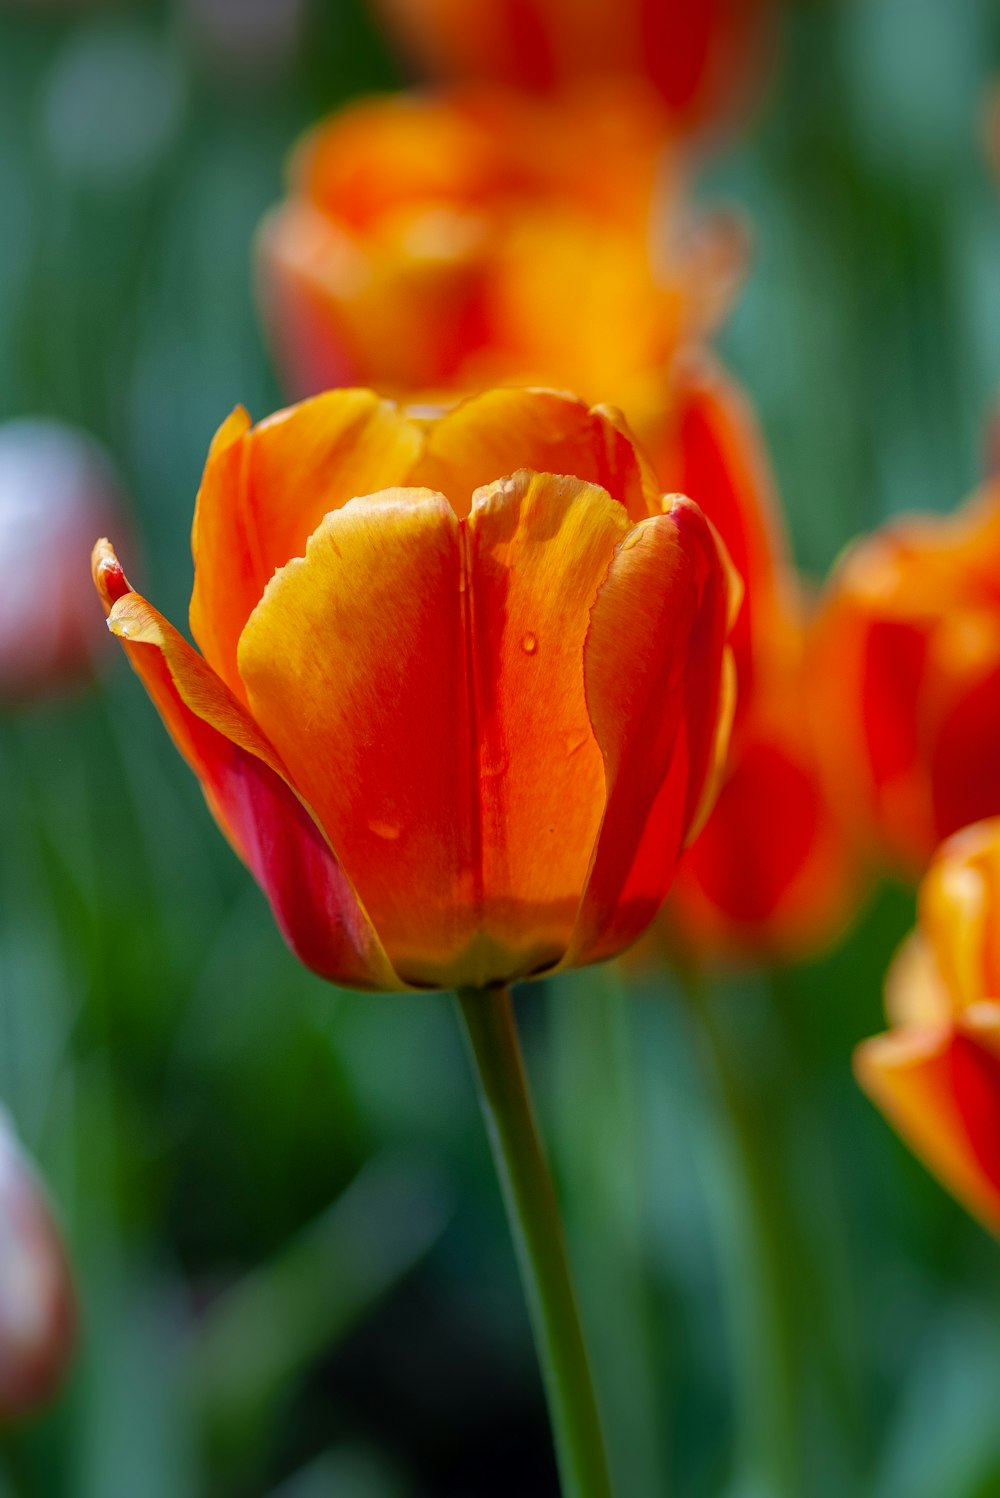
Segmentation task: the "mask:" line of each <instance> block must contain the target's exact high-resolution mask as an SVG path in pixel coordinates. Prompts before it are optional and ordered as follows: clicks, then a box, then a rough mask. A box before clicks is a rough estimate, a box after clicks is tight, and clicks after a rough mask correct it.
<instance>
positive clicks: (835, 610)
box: [810, 485, 1000, 875]
mask: <svg viewBox="0 0 1000 1498" xmlns="http://www.w3.org/2000/svg"><path fill="white" fill-rule="evenodd" d="M810 676H811V685H812V687H813V688H814V691H813V693H812V695H813V698H814V702H815V706H816V713H817V717H818V732H819V734H820V737H821V740H822V742H823V743H824V744H825V745H826V747H827V750H828V752H829V753H830V755H831V756H832V758H833V761H834V763H833V764H832V765H831V769H832V772H833V774H834V775H835V778H836V781H837V784H838V787H839V792H840V796H841V799H842V804H843V806H844V808H845V814H847V815H850V816H851V817H852V818H853V819H854V821H855V824H856V826H857V828H858V830H859V832H860V834H861V835H862V836H863V837H864V838H865V839H866V840H867V842H868V845H869V848H870V850H871V851H872V852H873V853H874V854H875V855H877V856H882V857H884V858H885V859H887V860H888V861H889V862H891V863H893V864H894V865H895V866H896V867H897V868H899V869H901V870H902V871H904V872H905V873H908V874H911V875H912V874H919V873H920V871H921V870H922V869H923V868H924V867H925V866H926V863H927V860H928V859H929V857H930V855H931V853H932V851H933V850H934V848H935V846H936V845H937V844H938V843H939V842H940V841H941V840H942V839H943V838H945V837H947V836H948V835H949V834H950V833H952V832H955V831H957V830H958V828H959V827H963V826H965V825H966V824H967V823H969V822H973V821H977V820H979V819H980V818H983V817H988V816H992V815H993V814H995V813H997V812H1000V777H998V774H997V763H998V756H1000V491H998V489H997V488H996V486H995V485H990V486H988V487H987V488H986V489H984V490H983V491H982V492H981V493H979V494H978V495H977V496H975V497H974V498H973V499H971V500H969V501H968V502H967V503H966V504H965V505H964V506H963V507H962V508H961V509H960V510H958V511H957V512H956V513H955V514H954V515H952V516H948V517H935V516H926V515H925V516H916V515H914V516H911V517H905V518H902V519H899V520H894V521H892V522H890V523H889V524H887V525H886V526H884V527H883V528H881V529H880V530H879V531H877V532H875V533H874V534H873V535H871V536H868V537H865V538H864V539H862V540H861V541H859V542H857V543H856V544H855V545H854V546H853V547H852V548H851V549H850V550H849V551H848V553H847V555H846V556H845V557H844V559H843V560H842V561H841V563H840V564H839V567H838V569H837V571H836V572H835V574H834V576H833V578H832V580H831V582H830V585H829V588H828V590H827V593H826V595H825V598H824V602H823V606H822V609H821V611H820V615H819V618H818V621H817V624H816V631H815V639H814V643H813V647H812V660H811V667H810Z"/></svg>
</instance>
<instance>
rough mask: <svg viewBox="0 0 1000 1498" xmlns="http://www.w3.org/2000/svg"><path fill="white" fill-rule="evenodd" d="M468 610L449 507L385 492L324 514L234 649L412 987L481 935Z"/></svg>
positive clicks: (432, 978) (261, 715)
mask: <svg viewBox="0 0 1000 1498" xmlns="http://www.w3.org/2000/svg"><path fill="white" fill-rule="evenodd" d="M464 608H465V600H464V596H463V590H462V560H461V548H460V538H459V526H458V521H457V520H456V518H455V515H454V513H453V512H452V510H451V508H450V507H449V505H448V502H447V500H446V499H445V498H444V497H443V496H442V495H437V494H432V493H431V492H430V491H427V490H402V491H398V490H389V491H386V492H384V493H382V494H376V495H372V496H369V497H368V498H366V499H364V500H361V499H359V500H355V501H354V502H352V503H349V504H347V505H345V506H344V507H343V508H342V509H339V510H336V511H334V512H333V513H331V514H328V515H327V516H326V517H325V519H324V520H323V521H322V523H321V524H320V525H319V527H318V528H317V530H316V532H315V533H314V534H313V536H311V537H310V539H309V543H308V545H307V547H306V554H305V557H304V559H299V560H296V561H293V562H290V563H289V564H288V565H287V566H286V567H284V568H282V569H281V571H279V572H278V574H277V575H276V576H275V577H274V579H273V580H272V582H271V583H270V584H269V586H268V588H267V590H266V592H265V594H264V597H263V599H262V600H261V602H260V604H259V605H258V607H257V608H256V609H255V611H254V613H253V614H252V616H251V618H250V620H249V622H248V624H247V626H246V628H245V630H244V631H243V635H242V638H241V640H240V646H239V664H240V672H241V675H242V677H243V681H244V682H245V685H246V691H247V695H248V697H249V700H250V703H251V705H252V708H253V712H254V716H255V717H256V719H257V721H258V722H259V723H260V724H261V725H262V727H263V728H264V729H265V730H266V732H267V733H268V735H269V736H270V738H271V739H272V740H273V742H274V743H275V745H276V746H277V748H278V749H279V751H280V753H281V755H282V757H283V759H284V760H285V762H286V764H287V765H288V767H289V770H290V772H291V774H292V775H293V777H294V779H295V783H296V784H297V785H298V786H299V788H300V790H301V791H302V793H303V795H304V796H305V798H306V799H307V801H308V802H309V804H310V806H312V807H313V809H314V811H315V812H316V815H317V817H318V818H319V821H320V823H321V824H322V826H323V827H324V829H325V830H326V833H327V836H328V837H329V838H330V840H331V841H332V842H333V843H334V846H336V847H337V848H338V849H343V851H344V856H345V858H346V860H347V863H346V867H347V869H348V872H349V874H350V877H351V880H352V882H353V884H354V887H355V888H356V889H357V891H358V895H359V897H360V899H361V901H362V904H363V905H364V907H365V909H366V910H368V912H369V913H370V915H371V917H372V920H373V922H374V923H375V927H376V929H377V930H378V932H379V934H380V936H381V938H382V941H383V942H384V944H385V946H386V949H387V951H389V952H390V953H391V954H392V958H393V962H394V965H395V966H396V968H397V970H398V971H399V972H400V973H402V974H403V975H404V976H405V977H406V978H407V980H408V981H410V982H414V983H428V982H432V983H437V982H439V981H440V975H441V973H442V972H447V970H448V968H449V965H450V964H451V963H453V962H454V961H455V960H457V959H458V958H459V957H460V955H461V954H462V953H463V952H464V951H465V950H466V949H467V948H468V946H469V945H470V943H471V942H472V941H473V938H474V936H475V931H476V901H475V868H476V863H477V857H476V853H475V849H474V845H473V838H472V827H473V816H472V810H473V806H474V795H475V788H474V786H473V785H472V783H471V778H470V777H471V756H470V746H469V740H468V729H467V722H468V714H467V708H466V690H467V683H466V672H465V661H464V618H463V615H464ZM445 981H446V980H445Z"/></svg>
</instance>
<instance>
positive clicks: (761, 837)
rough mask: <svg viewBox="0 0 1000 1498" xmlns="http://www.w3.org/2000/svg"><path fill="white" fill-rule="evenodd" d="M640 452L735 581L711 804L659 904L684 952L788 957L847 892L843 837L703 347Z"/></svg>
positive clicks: (792, 642) (786, 609)
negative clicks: (690, 512) (726, 726)
mask: <svg viewBox="0 0 1000 1498" xmlns="http://www.w3.org/2000/svg"><path fill="white" fill-rule="evenodd" d="M674 383H675V394H674V396H673V398H672V399H671V401H670V402H668V403H667V404H666V405H665V406H664V408H663V414H662V416H661V420H660V426H659V430H658V431H656V430H654V428H653V426H652V425H650V427H649V436H650V440H651V444H652V445H651V455H652V458H653V461H654V467H655V469H656V471H657V476H658V477H659V479H660V482H661V483H662V484H664V486H665V487H667V488H677V489H680V490H682V491H683V492H684V493H691V494H693V495H696V496H700V500H699V503H701V504H702V505H703V506H704V508H705V511H706V513H707V514H708V516H709V518H710V519H711V520H712V523H713V524H714V525H715V526H716V528H717V529H718V531H719V534H720V535H721V536H722V539H723V541H724V542H725V545H726V547H727V549H728V551H729V555H730V557H731V559H732V561H733V565H734V567H735V568H736V570H737V572H739V574H740V575H741V577H742V578H743V581H744V584H745V593H744V599H743V606H742V609H741V611H740V614H739V616H738V618H737V621H736V625H735V628H734V630H733V636H732V643H733V650H734V656H735V661H736V680H737V704H736V720H735V724H734V729H733V735H732V743H731V749H730V755H729V759H728V763H727V767H726V770H725V773H724V776H723V780H722V787H721V790H720V793H719V798H718V801H717V803H716V805H715V808H714V810H713V812H712V814H711V816H710V817H709V820H708V823H707V825H706V827H705V829H704V831H703V832H702V833H701V834H700V836H699V837H698V838H697V839H696V841H695V842H694V843H693V844H692V845H691V847H690V848H689V849H688V850H687V852H686V854H685V855H684V858H683V860H682V862H681V865H680V869H679V871H678V876H677V880H676V882H675V885H674V890H673V893H672V895H671V897H670V899H669V901H668V902H667V905H666V906H665V908H664V912H663V924H664V926H665V928H666V931H667V934H668V936H669V939H670V941H671V943H672V944H674V945H677V944H680V945H682V946H683V947H684V948H685V950H686V952H687V955H688V957H689V958H692V957H702V958H704V957H718V956H723V955H734V956H749V957H755V958H762V957H766V958H771V959H774V958H790V957H796V956H802V955H805V954H807V953H809V952H811V951H814V950H816V949H817V948H819V947H821V946H822V945H824V944H825V943H826V942H828V941H829V940H830V939H832V937H833V936H834V935H835V934H836V932H837V931H838V929H839V928H840V927H841V926H842V925H843V924H844V922H845V921H846V919H847V917H848V915H849V914H850V912H851V910H852V908H853V906H854V904H855V903H856V900H857V896H858V893H859V885H860V879H859V869H858V859H857V855H856V849H855V846H854V840H853V838H851V837H850V836H849V835H848V829H847V827H846V825H845V821H844V818H843V817H842V815H841V814H840V810H839V806H838V803H837V801H836V798H835V797H834V795H833V793H832V790H831V787H830V784H829V780H828V776H827V774H826V773H825V769H826V767H825V764H824V756H823V755H822V754H821V752H820V749H819V745H818V744H817V741H816V734H815V731H814V726H813V724H812V723H811V722H810V721H809V719H808V716H807V715H806V714H805V713H804V712H803V700H804V696H805V692H806V673H807V670H808V663H807V660H806V656H805V636H806V621H807V618H808V613H809V606H808V604H807V601H806V599H805V598H804V597H803V594H802V589H801V585H800V583H799V580H798V578H797V577H796V575H795V571H794V568H793V565H792V561H791V555H790V549H789V545H788V540H787V537H786V535H785V532H784V527H783V524H782V521H781V515H780V510H779V507H778V503H777V499H776V496H775V492H774V482H773V479H772V476H771V472H770V466H769V463H768V460H767V454H766V452H765V450H764V446H763V442H762V440H761V437H760V434H759V432H758V430H757V426H756V422H755V420H754V417H753V413H752V411H751V410H750V407H749V404H748V403H747V401H746V400H745V398H744V397H743V396H742V394H741V392H740V391H739V390H738V389H737V388H736V387H735V385H734V384H733V383H732V381H730V380H729V379H727V377H726V376H724V375H723V374H722V372H721V371H720V370H719V369H718V367H717V366H715V365H714V364H713V362H712V361H711V360H709V359H708V357H707V356H706V355H705V354H704V353H701V354H698V355H695V356H692V355H688V356H686V357H685V358H684V359H682V360H680V361H678V366H677V369H676V370H675V374H674Z"/></svg>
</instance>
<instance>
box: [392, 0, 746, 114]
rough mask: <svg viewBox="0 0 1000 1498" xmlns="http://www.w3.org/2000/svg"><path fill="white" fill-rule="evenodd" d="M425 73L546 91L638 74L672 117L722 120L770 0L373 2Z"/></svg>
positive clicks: (739, 96)
mask: <svg viewBox="0 0 1000 1498" xmlns="http://www.w3.org/2000/svg"><path fill="white" fill-rule="evenodd" d="M375 5H376V10H377V11H378V12H379V14H380V15H382V16H383V17H384V18H385V20H386V22H387V23H388V25H389V26H390V28H391V29H392V30H394V31H395V32H396V33H397V34H398V36H399V38H400V41H401V42H402V44H403V46H404V47H405V48H406V49H407V51H408V52H409V53H410V54H411V55H412V56H413V57H414V58H415V59H416V61H417V62H418V63H419V64H420V65H421V66H423V67H424V68H426V69H428V70H429V71H430V72H431V73H432V74H434V75H438V76H442V77H445V78H457V79H476V80H478V81H479V82H485V81H493V82H499V83H507V84H511V85H513V86H515V87H517V88H522V89H530V90H534V91H549V90H553V89H559V88H564V87H566V85H567V84H573V83H579V82H581V81H588V82H591V83H592V82H594V81H595V80H602V79H605V78H607V77H609V76H613V75H620V76H623V77H627V78H631V79H634V80H639V79H642V80H648V81H649V82H650V83H651V84H653V86H654V87H655V88H656V89H657V91H658V93H659V96H660V98H661V99H662V101H663V105H664V108H665V111H666V113H667V116H668V118H670V119H671V120H672V121H673V122H674V123H675V124H676V125H679V126H681V127H686V128H693V127H695V126H698V125H702V124H705V123H706V122H709V123H711V122H714V121H716V120H717V119H718V118H719V117H720V116H721V117H723V118H725V119H730V118H732V117H733V116H734V115H736V114H738V113H739V112H740V110H741V109H742V108H744V107H745V106H746V105H747V104H748V103H749V102H750V99H751V96H752V94H753V91H754V88H755V86H756V85H757V84H758V83H759V81H760V80H761V78H762V76H763V74H764V72H765V71H766V64H767V62H768V59H769V52H770V43H771V41H772V28H771V21H772V19H773V14H774V9H775V7H774V4H773V0H624V3H623V0H480V3H479V4H477V5H469V4H467V3H463V0H375Z"/></svg>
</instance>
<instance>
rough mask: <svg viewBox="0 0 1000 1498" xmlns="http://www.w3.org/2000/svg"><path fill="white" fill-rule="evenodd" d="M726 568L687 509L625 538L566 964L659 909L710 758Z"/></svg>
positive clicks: (591, 647) (595, 955) (596, 706)
mask: <svg viewBox="0 0 1000 1498" xmlns="http://www.w3.org/2000/svg"><path fill="white" fill-rule="evenodd" d="M729 606H730V598H729V580H728V569H727V568H726V566H725V564H724V562H723V560H722V558H721V557H720V554H719V550H718V547H717V545H716V542H715V539H714V536H713V533H712V530H711V527H710V526H709V525H708V523H707V521H706V520H705V517H704V515H702V513H701V511H700V510H699V509H698V508H697V507H696V506H695V505H693V504H691V502H690V501H689V500H686V499H683V498H675V499H674V500H673V502H672V505H671V508H670V510H669V511H667V512H665V513H664V514H662V515H659V516H656V517H655V518H652V519H649V520H646V521H644V522H643V523H642V524H641V525H639V526H637V527H636V528H635V530H633V531H632V532H631V534H630V535H629V536H628V538H627V539H626V541H625V542H624V544H623V545H622V546H621V547H620V548H619V551H618V554H617V556H616V557H615V560H614V562H613V563H612V566H611V568H610V571H609V573H608V577H607V580H606V582H605V583H604V586H603V587H602V589H601V591H600V593H599V594H598V597H597V601H596V603H595V605H594V608H593V611H592V614H591V622H590V631H589V634H588V637H587V642H586V646H585V650H584V675H585V683H586V693H587V702H588V705H589V708H590V717H591V721H592V723H593V726H594V732H595V735H596V737H597V741H598V743H599V745H600V747H601V751H602V754H603V756H604V766H605V778H606V783H607V807H606V810H605V815H604V821H603V825H602V827H601V833H600V838H599V841H598V843H597V846H596V849H595V853H594V859H593V864H592V867H591V870H590V875H589V879H588V883H587V888H586V893H585V895H584V900H583V905H582V908H581V911H580V917H579V920H578V922H577V927H576V930H575V931H574V934H573V940H572V945H571V948H570V954H569V958H568V960H569V961H574V962H583V961H597V960H599V959H600V958H602V957H605V956H609V955H611V954H612V953H614V952H617V951H619V950H621V948H622V947H624V946H625V945H627V944H628V943H629V942H630V941H632V940H634V939H635V937H637V936H638V935H639V934H640V932H641V931H642V930H643V929H644V927H645V926H646V925H647V924H648V922H649V921H650V920H651V919H652V917H653V915H654V914H655V913H656V910H657V909H658V908H659V906H660V904H661V903H662V901H663V899H664V897H665V895H666V893H667V891H668V889H669V887H670V884H671V882H672V880H673V876H674V872H675V868H676V864H677V859H678V856H679V854H680V850H681V848H682V847H683V845H684V841H685V839H686V838H687V836H688V834H689V832H690V830H691V827H692V825H693V823H694V820H695V817H696V814H697V812H698V809H699V803H700V801H701V798H702V791H703V788H704V785H705V781H706V778H707V776H708V775H709V774H710V772H711V767H712V763H713V759H714V755H715V747H716V730H717V725H718V721H719V714H720V709H721V705H722V704H721V697H722V672H723V657H724V652H725V650H726V648H727V647H726V635H727V628H728V622H727V621H728V615H729Z"/></svg>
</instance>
